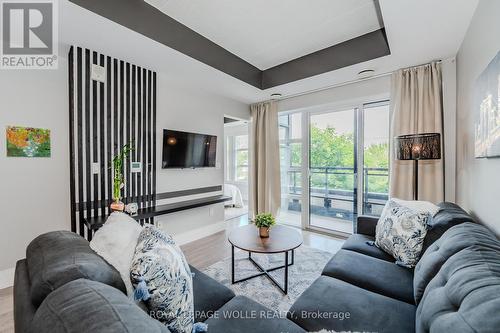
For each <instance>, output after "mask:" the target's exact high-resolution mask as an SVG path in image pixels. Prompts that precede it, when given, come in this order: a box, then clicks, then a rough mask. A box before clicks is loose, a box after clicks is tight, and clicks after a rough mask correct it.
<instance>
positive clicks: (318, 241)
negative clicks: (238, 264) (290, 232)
mask: <svg viewBox="0 0 500 333" xmlns="http://www.w3.org/2000/svg"><path fill="white" fill-rule="evenodd" d="M247 223H248V216H247V215H244V216H241V217H239V218H236V219H233V220H228V221H227V228H226V230H225V231H221V232H218V233H216V234H213V235H211V236H208V237H205V238H202V239H199V240H197V241H194V242H191V243H188V244H186V245H184V246H181V248H182V251H183V252H184V254H185V255H186V258H187V260H188V262H189V263H190V264H191V265H193V266H194V267H196V268H198V269H200V270H203V269H204V268H206V267H208V266H210V265H212V264H215V263H216V262H218V261H220V260H222V259H225V258H227V257H229V256H230V255H231V247H230V245H229V242H228V241H227V235H228V233H229V232H230V231H231V229H233V228H235V227H238V226H240V225H245V224H247ZM297 230H299V231H300V232H301V233H302V236H303V237H304V245H306V246H310V247H314V248H317V249H320V250H324V251H329V252H336V251H337V250H338V249H340V247H341V246H342V243H343V242H344V241H343V240H342V239H339V238H335V237H331V236H328V235H323V234H318V233H313V232H309V231H305V230H300V229H297ZM12 291H13V288H6V289H1V290H0V333H13V332H14V311H13V302H14V298H13V294H12Z"/></svg>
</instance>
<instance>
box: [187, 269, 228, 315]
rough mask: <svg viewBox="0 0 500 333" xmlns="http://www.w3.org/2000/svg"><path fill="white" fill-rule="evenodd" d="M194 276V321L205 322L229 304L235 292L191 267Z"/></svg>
mask: <svg viewBox="0 0 500 333" xmlns="http://www.w3.org/2000/svg"><path fill="white" fill-rule="evenodd" d="M190 268H191V272H192V273H193V274H194V275H193V293H194V321H195V322H199V321H205V320H207V319H208V317H210V316H211V315H213V313H214V312H215V311H216V310H218V309H220V308H221V307H222V306H223V305H224V304H226V303H227V302H229V301H230V300H231V299H232V298H233V297H234V296H235V295H234V292H233V291H232V290H231V289H229V288H227V287H226V286H224V285H222V284H221V283H219V282H217V281H215V280H214V279H212V278H211V277H209V276H208V275H206V274H204V273H202V272H200V271H199V270H197V269H196V268H194V267H192V266H190Z"/></svg>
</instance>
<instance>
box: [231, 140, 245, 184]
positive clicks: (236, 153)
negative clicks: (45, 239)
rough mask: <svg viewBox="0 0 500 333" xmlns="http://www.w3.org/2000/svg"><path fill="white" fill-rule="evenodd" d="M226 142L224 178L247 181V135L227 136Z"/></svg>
mask: <svg viewBox="0 0 500 333" xmlns="http://www.w3.org/2000/svg"><path fill="white" fill-rule="evenodd" d="M226 143H227V147H226V170H227V173H226V179H227V180H228V181H235V182H246V181H248V135H234V136H228V137H227V142H226Z"/></svg>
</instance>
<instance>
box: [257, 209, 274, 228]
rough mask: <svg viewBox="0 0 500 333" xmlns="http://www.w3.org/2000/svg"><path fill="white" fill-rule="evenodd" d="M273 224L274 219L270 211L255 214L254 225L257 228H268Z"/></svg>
mask: <svg viewBox="0 0 500 333" xmlns="http://www.w3.org/2000/svg"><path fill="white" fill-rule="evenodd" d="M275 224H276V220H275V218H274V217H273V216H272V215H271V213H262V214H257V216H255V226H256V227H257V228H270V227H272V226H273V225H275Z"/></svg>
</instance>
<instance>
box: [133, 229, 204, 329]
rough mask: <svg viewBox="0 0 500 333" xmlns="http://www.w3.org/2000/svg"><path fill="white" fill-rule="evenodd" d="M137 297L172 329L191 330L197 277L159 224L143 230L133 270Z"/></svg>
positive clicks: (154, 316)
mask: <svg viewBox="0 0 500 333" xmlns="http://www.w3.org/2000/svg"><path fill="white" fill-rule="evenodd" d="M130 277H131V280H132V284H133V285H134V288H135V298H136V299H141V300H143V301H144V302H145V304H146V306H147V308H148V310H149V314H150V315H151V316H152V317H153V318H155V319H157V320H159V321H160V322H162V323H164V324H165V325H166V326H167V327H168V329H169V330H170V331H171V332H172V333H191V332H192V330H193V325H194V308H193V280H192V275H191V270H190V269H189V265H188V263H187V261H186V258H185V257H184V254H183V253H182V251H181V249H180V248H179V247H178V246H177V245H176V244H175V242H174V241H173V239H172V237H171V236H170V235H165V234H164V233H163V232H162V231H161V230H159V229H157V228H156V227H153V226H151V227H146V228H144V229H143V230H142V231H141V234H140V235H139V239H138V242H137V246H136V249H135V254H134V258H133V260H132V267H131V271H130Z"/></svg>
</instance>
